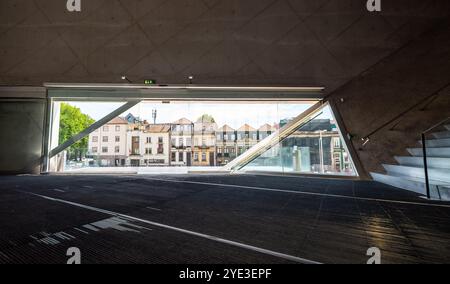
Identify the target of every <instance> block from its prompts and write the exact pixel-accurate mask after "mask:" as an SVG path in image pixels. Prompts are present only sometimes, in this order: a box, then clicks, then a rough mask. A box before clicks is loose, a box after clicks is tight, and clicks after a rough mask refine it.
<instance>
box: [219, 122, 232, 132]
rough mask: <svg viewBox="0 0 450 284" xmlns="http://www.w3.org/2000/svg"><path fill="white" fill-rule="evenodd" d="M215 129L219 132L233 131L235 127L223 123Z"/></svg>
mask: <svg viewBox="0 0 450 284" xmlns="http://www.w3.org/2000/svg"><path fill="white" fill-rule="evenodd" d="M217 131H219V132H233V131H235V129H234V128H232V127H230V126H229V125H228V124H225V125H224V126H222V127H221V128H219V129H217Z"/></svg>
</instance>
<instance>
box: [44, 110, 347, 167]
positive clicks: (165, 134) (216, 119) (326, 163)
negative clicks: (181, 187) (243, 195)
mask: <svg viewBox="0 0 450 284" xmlns="http://www.w3.org/2000/svg"><path fill="white" fill-rule="evenodd" d="M313 104H314V102H289V103H286V102H280V103H278V102H264V103H254V102H207V101H205V102H169V103H168V102H165V103H161V102H154V101H143V102H141V103H140V104H138V105H136V106H135V107H133V108H131V109H129V110H128V111H125V112H124V113H122V114H120V115H118V116H117V117H115V118H113V119H112V120H111V121H110V122H109V123H107V124H105V125H103V126H101V127H99V128H98V129H96V130H95V131H94V132H92V133H91V134H90V135H89V136H88V137H86V138H85V139H83V140H82V141H80V142H78V143H76V144H74V145H73V146H72V147H70V148H68V149H66V151H64V152H63V153H61V154H60V155H58V156H57V157H55V158H53V159H52V160H51V171H66V172H87V173H89V172H95V173H97V172H99V173H102V172H108V171H111V170H112V171H115V172H116V171H119V172H130V173H136V172H139V173H161V172H162V171H164V173H172V172H176V173H183V172H187V171H189V170H190V168H192V167H195V168H208V169H214V168H217V169H221V168H222V167H223V166H226V165H227V164H228V163H230V162H231V161H233V160H234V159H236V158H237V157H239V156H240V155H242V154H244V153H246V152H247V151H248V150H249V149H251V148H252V147H254V146H255V145H258V143H259V142H261V141H263V140H265V139H267V138H268V137H269V136H271V137H273V135H274V133H277V132H278V131H279V129H280V128H282V127H283V126H285V125H286V124H287V123H289V121H290V120H292V119H293V118H295V117H297V116H298V115H300V114H301V113H303V112H304V111H305V110H307V109H308V108H310V107H311V106H312V105H313ZM121 105H123V103H122V102H108V103H95V102H66V103H65V104H64V108H65V109H72V110H71V112H69V114H71V115H72V114H73V115H72V117H68V116H67V113H64V112H65V111H62V112H61V118H60V125H59V141H58V142H59V143H63V142H64V141H65V139H67V138H69V137H71V136H72V135H73V134H76V133H78V132H80V131H82V130H84V128H85V127H87V126H89V125H91V123H93V122H94V121H96V120H98V119H101V118H102V117H103V116H105V115H106V114H109V113H110V112H112V111H113V110H115V109H117V108H118V107H120V106H121ZM75 112H76V115H74V113H75ZM62 117H64V119H63V118H62ZM80 117H84V118H85V119H84V121H85V120H89V121H88V122H86V121H85V122H86V123H84V124H82V123H81V124H80V123H79V122H80V121H81V120H82V119H80ZM77 123H78V124H77ZM73 125H78V126H79V127H78V126H77V127H76V128H74V127H73ZM67 132H70V135H65V136H63V135H62V134H63V133H67ZM275 135H276V134H275ZM62 137H65V138H62ZM57 145H58V143H56V144H55V145H54V147H56V146H57ZM54 147H53V148H54ZM163 168H165V169H163ZM168 168H172V169H168ZM202 170H203V169H202ZM244 170H257V171H271V172H290V173H295V172H297V173H312V174H343V175H355V173H354V171H353V167H352V162H351V159H350V157H349V156H348V154H347V151H346V150H345V144H344V143H342V141H341V139H340V134H339V131H338V129H337V127H336V124H335V123H334V119H333V118H332V113H331V110H330V109H329V108H328V107H325V108H324V109H323V110H322V114H321V115H320V116H319V117H316V118H315V119H314V120H313V121H310V122H309V123H307V124H306V125H304V126H303V127H301V128H299V129H297V130H296V131H295V132H294V133H292V134H291V135H290V136H289V137H288V138H287V139H284V140H283V141H280V142H279V143H278V144H277V145H275V146H274V147H272V148H271V149H269V150H267V151H266V152H265V153H264V154H263V155H261V156H260V157H259V158H257V159H255V160H254V161H252V162H251V163H250V164H248V165H247V166H246V167H244Z"/></svg>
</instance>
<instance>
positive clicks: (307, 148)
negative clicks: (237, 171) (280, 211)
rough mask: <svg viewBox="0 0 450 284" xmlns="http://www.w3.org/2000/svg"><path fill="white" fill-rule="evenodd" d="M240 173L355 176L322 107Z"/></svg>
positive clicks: (284, 121) (335, 128) (327, 109)
mask: <svg viewBox="0 0 450 284" xmlns="http://www.w3.org/2000/svg"><path fill="white" fill-rule="evenodd" d="M289 121H290V118H286V119H282V120H281V121H280V127H283V125H286V124H287V123H289ZM241 170H243V171H270V172H283V173H304V174H325V175H348V176H355V175H356V173H355V170H354V167H353V162H352V160H351V157H350V155H349V154H348V151H347V149H346V145H345V144H344V142H343V139H342V137H341V133H340V131H339V128H338V126H337V124H336V121H335V119H334V117H333V114H332V111H331V108H330V107H329V106H325V107H324V108H323V109H322V111H321V112H320V114H318V115H317V116H316V117H315V118H314V119H312V120H310V121H309V122H307V123H306V124H303V125H301V126H300V127H298V128H297V129H296V130H295V131H294V132H293V133H292V134H290V135H289V136H288V137H287V138H285V139H283V140H281V141H279V142H278V143H277V144H276V145H274V146H273V147H271V148H270V149H269V150H267V151H266V152H265V153H263V154H262V155H260V156H259V157H257V158H256V159H254V160H253V161H251V162H250V163H249V164H247V165H245V166H243V167H242V168H241Z"/></svg>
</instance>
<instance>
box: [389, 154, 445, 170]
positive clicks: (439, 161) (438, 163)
mask: <svg viewBox="0 0 450 284" xmlns="http://www.w3.org/2000/svg"><path fill="white" fill-rule="evenodd" d="M395 159H396V160H397V162H398V163H399V164H400V165H402V166H411V167H420V168H423V157H398V156H397V157H395ZM427 163H428V168H438V169H450V157H449V158H436V157H428V156H427Z"/></svg>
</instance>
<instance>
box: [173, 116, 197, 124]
mask: <svg viewBox="0 0 450 284" xmlns="http://www.w3.org/2000/svg"><path fill="white" fill-rule="evenodd" d="M172 124H181V125H184V124H192V121H190V120H189V119H187V118H185V117H183V118H180V119H178V120H177V121H174V122H173V123H172Z"/></svg>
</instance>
